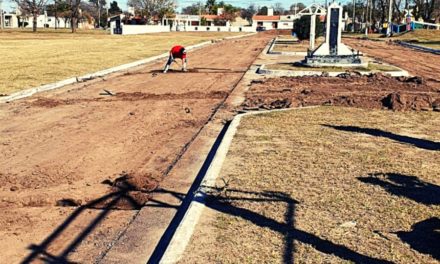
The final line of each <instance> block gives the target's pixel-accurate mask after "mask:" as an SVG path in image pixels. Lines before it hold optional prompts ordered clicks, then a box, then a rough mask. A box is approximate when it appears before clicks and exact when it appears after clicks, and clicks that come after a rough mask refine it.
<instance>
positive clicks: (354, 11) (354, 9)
mask: <svg viewBox="0 0 440 264" xmlns="http://www.w3.org/2000/svg"><path fill="white" fill-rule="evenodd" d="M355 22H356V0H353V23H351V24H352V27H351V32H353V33H354V26H355Z"/></svg>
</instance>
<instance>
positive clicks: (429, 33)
mask: <svg viewBox="0 0 440 264" xmlns="http://www.w3.org/2000/svg"><path fill="white" fill-rule="evenodd" d="M394 39H400V40H405V41H410V42H422V43H423V42H427V43H429V42H434V41H435V42H440V30H427V29H418V30H415V31H411V32H408V33H406V34H403V35H400V36H397V37H395V38H394Z"/></svg>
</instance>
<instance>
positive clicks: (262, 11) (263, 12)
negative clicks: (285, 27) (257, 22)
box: [257, 6, 267, 16]
mask: <svg viewBox="0 0 440 264" xmlns="http://www.w3.org/2000/svg"><path fill="white" fill-rule="evenodd" d="M257 15H261V16H267V6H262V7H261V8H260V10H258V13H257Z"/></svg>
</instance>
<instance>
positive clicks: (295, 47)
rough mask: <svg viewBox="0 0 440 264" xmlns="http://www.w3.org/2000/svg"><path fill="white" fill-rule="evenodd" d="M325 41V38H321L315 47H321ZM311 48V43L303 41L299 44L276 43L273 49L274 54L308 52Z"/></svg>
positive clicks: (316, 41) (317, 40)
mask: <svg viewBox="0 0 440 264" xmlns="http://www.w3.org/2000/svg"><path fill="white" fill-rule="evenodd" d="M324 41H325V39H324V38H323V37H319V38H317V39H316V40H315V47H318V46H319V45H321V44H322V43H323V42H324ZM308 48H309V41H308V40H306V41H301V42H299V43H292V44H284V43H275V45H274V47H273V51H274V52H306V51H307V49H308Z"/></svg>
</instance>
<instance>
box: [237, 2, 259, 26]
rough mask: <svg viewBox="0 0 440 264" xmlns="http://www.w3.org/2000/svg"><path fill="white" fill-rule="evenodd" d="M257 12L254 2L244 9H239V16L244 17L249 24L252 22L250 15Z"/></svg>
mask: <svg viewBox="0 0 440 264" xmlns="http://www.w3.org/2000/svg"><path fill="white" fill-rule="evenodd" d="M256 13H257V8H256V7H255V5H254V4H251V5H250V6H248V8H246V9H241V12H240V16H241V18H243V19H246V20H247V21H248V22H249V23H250V24H252V17H253V16H254V15H255V14H256Z"/></svg>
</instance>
